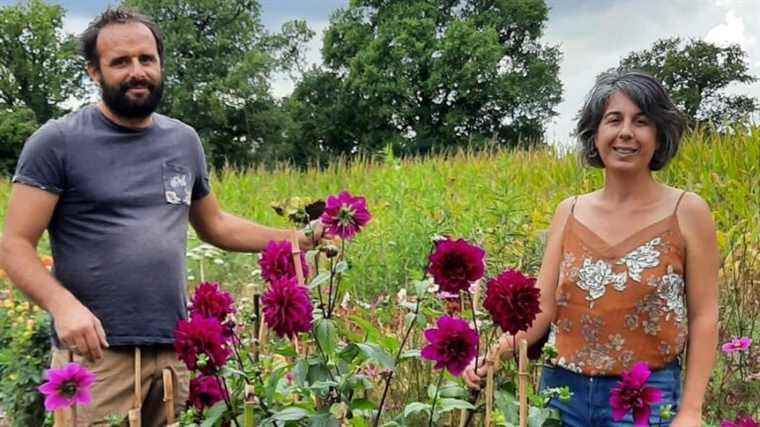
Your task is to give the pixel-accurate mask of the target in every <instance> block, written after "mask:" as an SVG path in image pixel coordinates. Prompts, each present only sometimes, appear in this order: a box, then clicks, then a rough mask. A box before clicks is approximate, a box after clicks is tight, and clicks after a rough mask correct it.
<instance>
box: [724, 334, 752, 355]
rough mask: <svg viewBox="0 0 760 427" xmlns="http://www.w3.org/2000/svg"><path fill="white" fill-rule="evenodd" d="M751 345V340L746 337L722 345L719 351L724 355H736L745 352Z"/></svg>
mask: <svg viewBox="0 0 760 427" xmlns="http://www.w3.org/2000/svg"><path fill="white" fill-rule="evenodd" d="M750 345H752V338H748V337H741V338H734V339H732V340H731V341H729V342H727V343H725V344H723V345H722V346H721V349H722V350H723V352H724V353H726V354H731V353H736V352H739V351H746V350H747V349H749V346H750Z"/></svg>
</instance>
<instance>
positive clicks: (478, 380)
mask: <svg viewBox="0 0 760 427" xmlns="http://www.w3.org/2000/svg"><path fill="white" fill-rule="evenodd" d="M487 372H488V370H487V367H486V364H485V360H483V358H482V357H481V358H478V371H477V372H475V359H473V361H472V362H470V364H469V365H467V368H465V370H464V372H463V373H462V378H464V382H465V384H467V387H469V388H471V389H473V390H480V388H481V386H482V383H483V379H484V378H485V377H486V373H487Z"/></svg>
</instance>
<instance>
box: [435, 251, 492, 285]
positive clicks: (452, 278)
mask: <svg viewBox="0 0 760 427" xmlns="http://www.w3.org/2000/svg"><path fill="white" fill-rule="evenodd" d="M485 256H486V251H484V250H483V249H482V248H481V247H479V246H476V245H473V244H470V243H468V242H467V241H466V240H463V239H458V240H451V239H446V240H439V241H438V242H436V244H435V250H434V251H433V253H432V254H430V258H429V260H430V264H429V265H428V273H430V275H432V276H433V281H434V282H435V284H437V285H438V288H439V290H440V291H442V292H448V293H450V294H454V295H459V292H460V291H462V290H465V289H468V288H469V287H470V285H471V284H472V283H473V282H475V281H476V280H479V279H480V278H481V277H483V274H484V273H485V264H484V262H483V260H484V259H485Z"/></svg>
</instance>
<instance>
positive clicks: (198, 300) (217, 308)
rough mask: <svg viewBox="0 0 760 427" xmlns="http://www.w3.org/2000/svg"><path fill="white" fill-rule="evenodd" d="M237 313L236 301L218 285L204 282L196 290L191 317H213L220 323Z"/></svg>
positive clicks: (191, 307)
mask: <svg viewBox="0 0 760 427" xmlns="http://www.w3.org/2000/svg"><path fill="white" fill-rule="evenodd" d="M234 312H235V306H234V300H233V298H232V295H230V293H229V292H225V291H222V290H221V288H220V287H219V284H218V283H209V282H203V283H201V284H200V285H198V287H197V288H195V295H194V296H193V300H192V304H191V306H190V315H191V316H203V317H213V318H215V319H217V320H219V321H220V322H224V321H225V320H226V319H227V315H228V314H232V313H234Z"/></svg>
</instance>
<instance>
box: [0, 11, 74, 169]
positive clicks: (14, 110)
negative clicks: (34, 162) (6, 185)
mask: <svg viewBox="0 0 760 427" xmlns="http://www.w3.org/2000/svg"><path fill="white" fill-rule="evenodd" d="M64 13H65V12H64V10H63V8H62V7H60V6H55V5H49V4H46V3H44V2H43V1H42V0H29V1H27V2H25V3H19V4H17V5H13V6H2V7H0V52H2V55H0V114H2V118H1V119H0V173H8V172H10V171H12V170H13V167H14V166H15V164H16V160H17V159H18V155H19V153H20V152H21V147H22V146H23V143H24V141H25V140H26V139H27V138H28V137H29V136H30V135H31V134H32V133H33V132H34V131H35V130H36V129H37V128H38V127H39V126H40V125H41V124H43V123H45V122H46V121H48V120H50V119H51V118H55V117H58V116H60V115H61V114H63V113H65V112H67V111H68V110H67V109H66V108H65V107H64V106H63V103H64V101H67V100H76V99H78V98H79V97H80V96H81V95H82V94H83V93H84V92H83V89H82V85H81V83H82V77H83V75H84V67H83V65H84V64H83V61H82V60H81V59H80V58H79V56H78V55H77V48H76V41H75V39H74V37H73V36H72V35H70V34H64V32H63V16H64Z"/></svg>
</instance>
